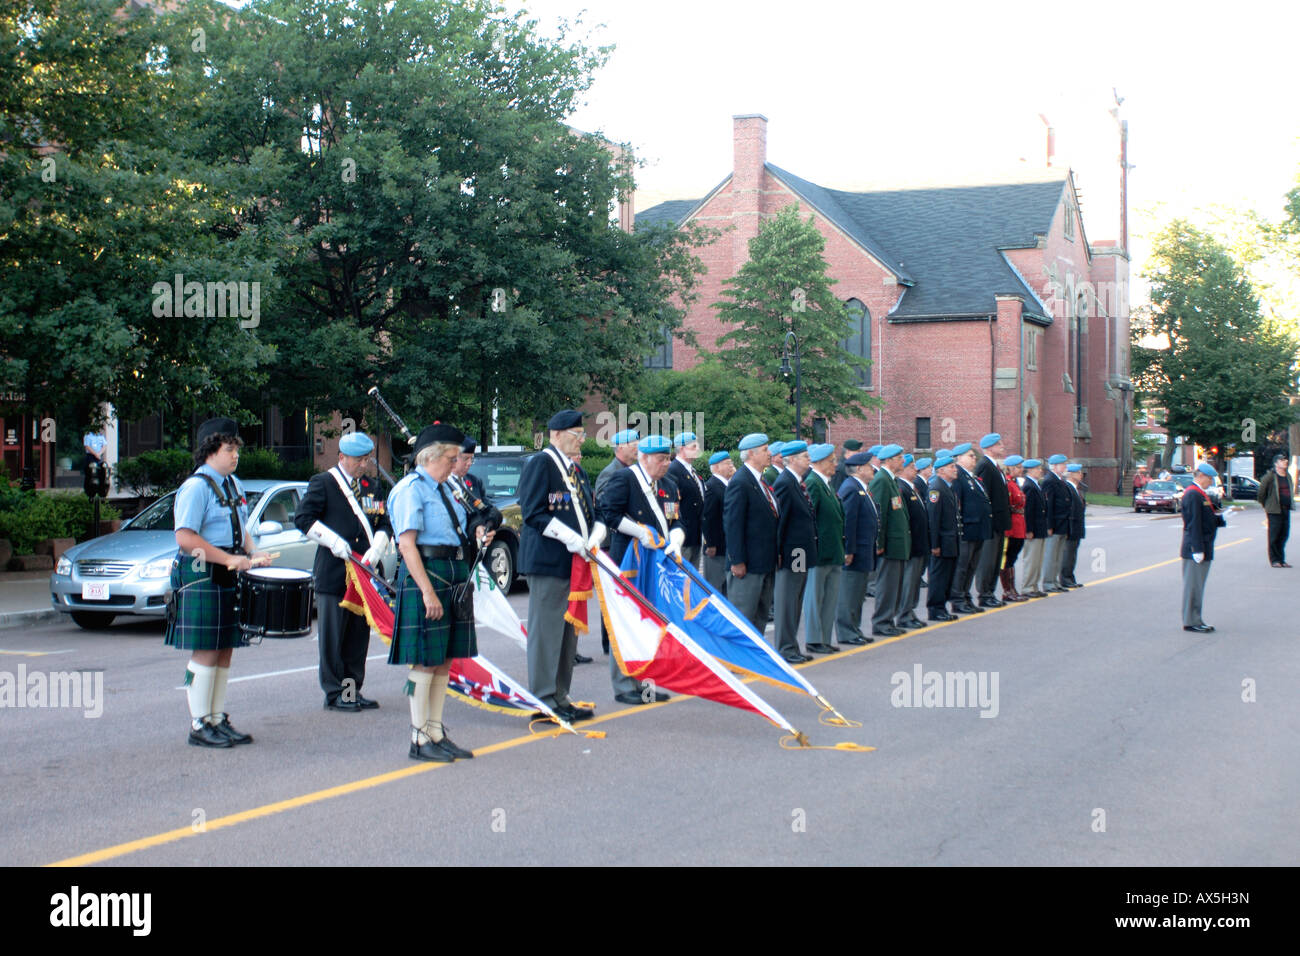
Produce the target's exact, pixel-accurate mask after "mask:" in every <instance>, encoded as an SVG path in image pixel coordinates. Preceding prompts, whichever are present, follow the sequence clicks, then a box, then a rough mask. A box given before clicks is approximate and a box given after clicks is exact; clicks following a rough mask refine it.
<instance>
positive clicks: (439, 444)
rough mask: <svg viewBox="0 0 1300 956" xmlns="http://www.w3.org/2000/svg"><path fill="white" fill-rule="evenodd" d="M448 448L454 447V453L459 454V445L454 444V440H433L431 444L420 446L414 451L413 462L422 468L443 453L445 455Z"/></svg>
mask: <svg viewBox="0 0 1300 956" xmlns="http://www.w3.org/2000/svg"><path fill="white" fill-rule="evenodd" d="M448 448H454V449H456V453H457V454H460V445H458V444H456V443H455V442H451V441H436V442H433V443H432V444H429V445H425V446H424V447H423V448H421V449H420V450H419V451H418V452H416V453H415V463H416V464H417V465H419V466H420V467H422V468H423V467H425V466H426V465H428V464H430V463H431V462H435V461H437V460H438V459H439V458H441V457H442V456H443V455H445V454H446V453H447V449H448Z"/></svg>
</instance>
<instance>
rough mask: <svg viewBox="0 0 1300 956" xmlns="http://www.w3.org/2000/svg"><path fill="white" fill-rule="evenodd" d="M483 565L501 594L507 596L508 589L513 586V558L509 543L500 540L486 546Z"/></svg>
mask: <svg viewBox="0 0 1300 956" xmlns="http://www.w3.org/2000/svg"><path fill="white" fill-rule="evenodd" d="M483 563H484V564H485V565H486V566H487V569H488V574H490V575H492V580H494V581H495V582H496V585H497V587H499V588H500V589H501V593H502V594H509V593H510V589H511V588H512V587H514V586H515V556H514V553H513V552H512V551H511V550H510V542H508V541H503V540H500V539H498V540H496V541H493V542H492V544H490V545H489V546H488V552H487V555H486V556H485V557H484V559H483Z"/></svg>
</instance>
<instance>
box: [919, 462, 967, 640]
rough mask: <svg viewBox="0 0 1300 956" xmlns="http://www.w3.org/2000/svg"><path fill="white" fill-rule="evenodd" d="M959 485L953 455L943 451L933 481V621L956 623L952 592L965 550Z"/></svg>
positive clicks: (929, 600)
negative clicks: (951, 607) (951, 611)
mask: <svg viewBox="0 0 1300 956" xmlns="http://www.w3.org/2000/svg"><path fill="white" fill-rule="evenodd" d="M956 483H957V463H956V461H955V460H954V459H953V457H952V454H951V453H950V452H947V451H943V450H941V451H939V452H938V454H937V455H936V456H935V459H934V477H933V478H931V479H930V494H929V505H928V507H929V514H928V515H927V517H928V519H929V526H930V572H929V573H930V578H929V580H930V583H929V586H928V587H927V589H926V601H925V607H926V612H927V616H928V617H929V618H930V620H932V621H955V620H957V615H955V614H949V613H948V606H947V600H948V591H949V588H950V586H951V583H952V575H953V571H954V569H955V568H956V566H957V555H958V554H959V553H960V550H961V534H962V522H961V506H960V505H959V504H958V502H957V495H956V493H955V492H954V491H953V485H955V484H956Z"/></svg>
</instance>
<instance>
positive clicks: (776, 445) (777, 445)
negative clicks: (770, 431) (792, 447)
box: [768, 441, 785, 455]
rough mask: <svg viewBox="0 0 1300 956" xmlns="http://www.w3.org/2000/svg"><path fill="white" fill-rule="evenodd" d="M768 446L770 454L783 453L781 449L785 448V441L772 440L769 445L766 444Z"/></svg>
mask: <svg viewBox="0 0 1300 956" xmlns="http://www.w3.org/2000/svg"><path fill="white" fill-rule="evenodd" d="M768 448H769V449H770V450H771V452H772V454H774V455H780V454H782V453H783V450H784V449H785V442H783V441H774V442H772V443H771V444H770V445H768Z"/></svg>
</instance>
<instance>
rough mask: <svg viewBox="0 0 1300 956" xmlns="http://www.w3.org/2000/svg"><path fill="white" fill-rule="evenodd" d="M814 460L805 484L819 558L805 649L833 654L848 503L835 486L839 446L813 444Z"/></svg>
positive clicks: (812, 576) (808, 593)
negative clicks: (842, 500) (841, 497)
mask: <svg viewBox="0 0 1300 956" xmlns="http://www.w3.org/2000/svg"><path fill="white" fill-rule="evenodd" d="M808 460H809V461H810V462H811V463H812V467H811V468H809V470H808V474H807V475H805V476H804V487H805V488H806V489H807V490H808V499H809V501H810V502H811V504H812V511H813V524H814V526H815V528H816V532H817V558H816V562H815V563H814V564H813V566H812V568H811V569H810V570H809V572H808V587H807V588H806V589H805V591H804V607H803V614H804V622H805V623H804V628H805V632H804V633H805V637H804V640H805V649H806V650H809V651H812V652H813V653H817V654H831V653H834V652H835V651H836V650H838V648H836V647H835V644H834V637H833V636H832V635H833V632H834V628H835V609H836V607H837V606H838V604H839V599H840V578H841V576H842V575H843V572H844V506H843V505H841V504H840V500H839V498H837V497H836V496H835V492H834V491H833V490H832V488H831V479H832V478H833V477H834V475H835V446H834V445H830V444H817V445H812V446H810V447H809V449H808Z"/></svg>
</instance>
